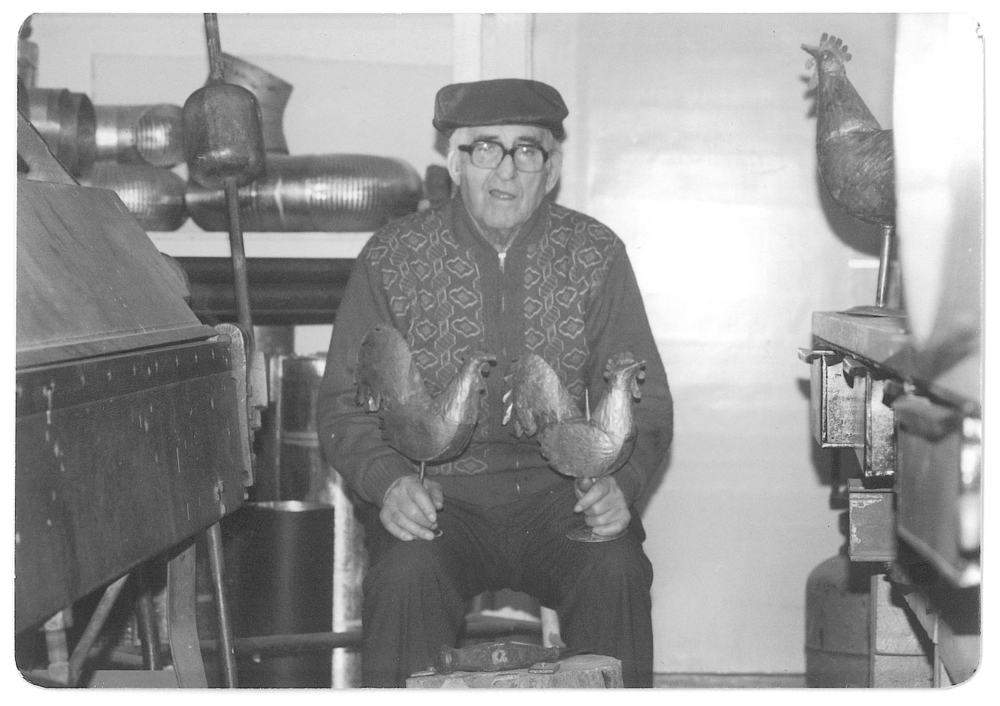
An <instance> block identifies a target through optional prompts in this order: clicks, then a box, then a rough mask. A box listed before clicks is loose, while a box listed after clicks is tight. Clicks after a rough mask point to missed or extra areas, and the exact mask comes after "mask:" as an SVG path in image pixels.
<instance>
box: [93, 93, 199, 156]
mask: <svg viewBox="0 0 1000 706" xmlns="http://www.w3.org/2000/svg"><path fill="white" fill-rule="evenodd" d="M94 114H95V116H96V121H97V128H96V151H97V154H96V158H97V159H98V160H111V161H115V162H121V163H123V164H149V165H151V166H154V167H164V168H170V167H174V166H176V165H178V164H180V163H181V162H183V161H184V114H183V111H182V110H181V107H180V106H178V105H170V104H168V103H158V104H155V105H98V106H94Z"/></svg>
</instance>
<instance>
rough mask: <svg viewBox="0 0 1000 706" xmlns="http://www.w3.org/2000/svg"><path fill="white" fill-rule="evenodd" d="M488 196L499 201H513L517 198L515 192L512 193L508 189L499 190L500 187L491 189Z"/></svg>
mask: <svg viewBox="0 0 1000 706" xmlns="http://www.w3.org/2000/svg"><path fill="white" fill-rule="evenodd" d="M490 196H492V197H493V198H495V199H499V200H501V201H513V200H514V199H516V198H517V195H516V194H512V193H510V192H509V191H501V190H500V189H491V190H490Z"/></svg>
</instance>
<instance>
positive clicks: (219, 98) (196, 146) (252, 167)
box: [183, 83, 264, 230]
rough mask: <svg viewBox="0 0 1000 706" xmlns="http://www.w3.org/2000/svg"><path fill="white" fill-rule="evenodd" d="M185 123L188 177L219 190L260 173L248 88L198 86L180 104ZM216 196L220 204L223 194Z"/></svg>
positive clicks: (257, 124) (259, 131) (257, 120)
mask: <svg viewBox="0 0 1000 706" xmlns="http://www.w3.org/2000/svg"><path fill="white" fill-rule="evenodd" d="M183 123H184V156H185V159H186V161H187V165H188V175H189V176H190V178H191V179H192V180H193V181H194V182H196V183H197V184H200V185H201V186H204V187H207V188H210V189H222V188H223V187H225V185H226V182H227V181H233V182H235V184H236V185H237V186H243V185H245V184H249V183H250V182H251V181H253V180H254V179H256V178H257V177H258V176H259V175H260V174H261V172H263V170H264V134H263V128H262V127H261V117H260V106H259V105H258V104H257V99H256V98H254V96H253V94H252V93H251V92H250V91H248V90H247V89H245V88H243V87H241V86H233V85H231V84H228V83H215V84H211V85H208V86H203V87H202V88H199V89H198V90H197V91H195V92H194V93H192V94H191V95H190V96H189V97H188V99H187V101H185V103H184V110H183ZM220 194H222V195H223V196H222V199H223V203H224V202H225V194H224V192H222V191H220ZM226 223H227V224H228V221H226ZM219 230H228V225H226V226H225V227H223V228H219Z"/></svg>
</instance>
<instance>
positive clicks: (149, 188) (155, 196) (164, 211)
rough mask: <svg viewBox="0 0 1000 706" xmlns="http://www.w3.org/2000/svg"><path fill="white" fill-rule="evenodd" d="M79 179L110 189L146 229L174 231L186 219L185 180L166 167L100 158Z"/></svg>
mask: <svg viewBox="0 0 1000 706" xmlns="http://www.w3.org/2000/svg"><path fill="white" fill-rule="evenodd" d="M81 183H83V184H85V185H87V186H95V187H97V188H99V189H110V190H111V191H114V192H115V193H116V194H118V197H119V198H120V199H121V200H122V203H124V204H125V207H126V208H127V209H128V210H129V212H130V213H131V214H132V215H133V216H135V218H136V220H137V221H139V225H141V226H142V227H143V229H145V230H146V231H174V230H177V229H178V228H180V227H181V226H182V225H184V221H186V220H187V210H186V208H185V206H184V191H185V187H186V184H185V182H184V180H183V179H182V178H181V177H180V176H178V175H177V174H175V173H174V172H172V171H170V170H168V169H161V168H160V167H153V166H150V165H146V164H118V163H117V162H108V161H101V162H97V163H95V164H94V166H93V168H92V169H91V170H90V171H89V172H88V173H87V174H86V176H84V177H82V178H81Z"/></svg>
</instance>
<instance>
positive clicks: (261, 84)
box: [222, 52, 292, 154]
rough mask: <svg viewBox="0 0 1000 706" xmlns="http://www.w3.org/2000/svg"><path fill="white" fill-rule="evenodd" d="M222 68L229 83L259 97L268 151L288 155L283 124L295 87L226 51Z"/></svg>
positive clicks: (223, 53)
mask: <svg viewBox="0 0 1000 706" xmlns="http://www.w3.org/2000/svg"><path fill="white" fill-rule="evenodd" d="M222 67H223V73H224V75H225V77H226V82H227V83H231V84H234V85H236V86H242V87H243V88H245V89H247V90H248V91H250V92H251V93H253V94H254V96H255V97H256V98H257V103H258V105H259V106H260V116H261V121H262V125H263V129H264V150H265V151H266V152H276V153H278V154H288V143H286V142H285V132H284V124H283V121H284V116H285V106H286V105H288V98H289V96H291V94H292V85H291V84H290V83H286V82H285V81H282V80H281V79H280V78H278V77H277V76H275V75H273V74H270V73H268V72H267V71H265V70H264V69H262V68H260V67H259V66H255V65H254V64H251V63H250V62H249V61H246V60H244V59H240V58H239V57H236V56H232V55H231V54H226V53H225V52H222Z"/></svg>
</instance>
